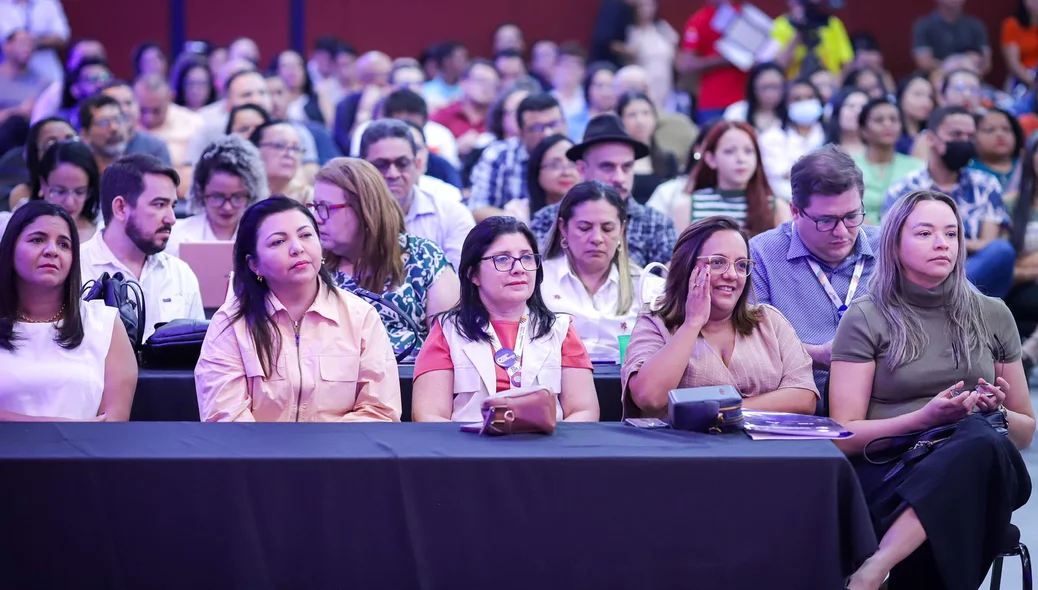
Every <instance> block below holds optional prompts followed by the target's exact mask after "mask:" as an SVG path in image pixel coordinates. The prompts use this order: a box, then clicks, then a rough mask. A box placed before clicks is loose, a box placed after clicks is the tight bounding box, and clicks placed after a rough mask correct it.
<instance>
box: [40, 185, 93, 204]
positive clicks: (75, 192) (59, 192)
mask: <svg viewBox="0 0 1038 590" xmlns="http://www.w3.org/2000/svg"><path fill="white" fill-rule="evenodd" d="M89 194H90V187H86V186H84V187H80V188H77V189H68V188H65V187H63V186H52V187H48V188H47V196H49V197H50V198H51V199H54V200H55V201H62V202H65V201H68V200H69V198H70V197H74V198H76V199H85V198H87V195H89Z"/></svg>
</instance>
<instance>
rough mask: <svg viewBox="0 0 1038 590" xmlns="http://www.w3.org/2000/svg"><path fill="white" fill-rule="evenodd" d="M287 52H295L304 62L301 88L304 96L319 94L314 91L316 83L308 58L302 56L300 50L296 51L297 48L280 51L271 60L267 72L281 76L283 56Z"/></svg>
mask: <svg viewBox="0 0 1038 590" xmlns="http://www.w3.org/2000/svg"><path fill="white" fill-rule="evenodd" d="M286 53H294V54H296V55H298V56H299V60H300V61H302V62H303V65H302V68H303V87H302V88H301V89H300V93H301V94H302V95H303V96H309V97H311V98H315V97H316V96H317V94H316V93H315V92H314V83H313V81H312V80H311V79H310V71H309V70H307V68H306V58H304V57H303V56H302V54H300V53H299V52H298V51H295V50H292V49H286V50H284V51H279V52H278V54H277V55H275V56H274V59H273V60H271V62H270V67H269V68H267V74H268V75H274V76H279V77H280V74H278V69H280V63H281V56H282V55H285V54H286Z"/></svg>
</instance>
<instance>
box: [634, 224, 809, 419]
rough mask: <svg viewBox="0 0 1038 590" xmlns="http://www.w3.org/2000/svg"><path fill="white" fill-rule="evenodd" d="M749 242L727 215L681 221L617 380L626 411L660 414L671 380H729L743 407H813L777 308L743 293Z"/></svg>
mask: <svg viewBox="0 0 1038 590" xmlns="http://www.w3.org/2000/svg"><path fill="white" fill-rule="evenodd" d="M748 256H749V242H748V240H747V237H746V234H745V233H744V232H743V231H742V230H740V229H739V224H738V222H736V221H735V220H734V219H731V218H729V217H708V218H706V219H703V220H700V221H697V222H695V223H693V224H692V225H690V226H688V228H687V229H685V231H684V232H682V233H681V237H679V238H678V242H677V244H676V245H675V246H674V257H673V259H672V260H671V264H670V269H671V270H670V274H669V275H668V277H667V287H666V292H665V294H664V296H663V299H662V302H661V304H660V307H659V309H657V310H650V311H645V312H643V313H642V315H641V316H639V318H638V321H637V323H636V324H635V326H634V331H633V333H632V334H631V340H630V343H629V344H628V346H627V354H626V358H625V360H624V365H623V370H622V372H621V379H622V385H623V396H624V415H625V417H637V416H646V417H664V416H666V414H667V398H668V393H669V392H670V390H672V389H678V388H688V387H704V386H710V385H732V386H734V387H735V389H736V390H738V391H739V393H740V394H741V395H742V396H743V398H744V399H743V407H744V408H749V409H755V410H770V411H776V412H794V413H799V414H813V413H814V411H815V406H816V402H817V399H818V389H817V388H816V387H815V382H814V377H813V375H812V372H811V357H810V356H809V355H808V354H807V351H805V350H804V346H803V344H801V342H800V340H798V339H797V336H796V332H795V331H794V330H793V326H791V325H790V324H789V321H787V320H786V318H784V317H783V316H782V314H781V313H779V311H778V310H777V309H775V308H774V307H771V306H768V305H760V306H753V305H750V304H749V302H748V301H747V300H748V298H749V294H750V292H751V291H752V289H753V285H752V284H751V282H750V272H751V270H752V269H753V262H752V261H751V260H750V259H749V258H748Z"/></svg>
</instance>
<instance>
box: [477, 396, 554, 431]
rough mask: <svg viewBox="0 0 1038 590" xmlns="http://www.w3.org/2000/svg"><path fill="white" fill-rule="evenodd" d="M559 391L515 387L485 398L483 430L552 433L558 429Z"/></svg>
mask: <svg viewBox="0 0 1038 590" xmlns="http://www.w3.org/2000/svg"><path fill="white" fill-rule="evenodd" d="M555 400H556V395H555V394H554V393H552V392H551V391H549V390H547V389H544V388H538V389H516V390H512V391H510V392H508V393H505V394H502V395H496V396H494V397H489V398H487V399H485V400H483V427H482V428H481V429H480V431H479V433H480V434H486V435H490V436H501V435H505V434H551V433H552V432H555V408H556V401H555Z"/></svg>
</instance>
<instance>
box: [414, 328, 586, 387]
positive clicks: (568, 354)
mask: <svg viewBox="0 0 1038 590" xmlns="http://www.w3.org/2000/svg"><path fill="white" fill-rule="evenodd" d="M490 323H491V324H493V326H494V331H495V332H497V337H498V338H500V339H501V346H503V347H505V348H511V349H513V350H515V338H516V336H518V335H519V322H490ZM527 329H529V328H527ZM486 347H487V353H488V354H494V347H492V346H490V343H489V342H488V343H487V344H486ZM562 366H563V368H574V369H593V368H594V366H593V365H592V364H591V358H590V357H588V355H587V350H586V349H585V348H584V343H583V342H581V341H580V336H578V335H577V331H576V330H574V329H573V324H570V325H569V330H568V331H567V332H566V337H565V338H564V339H563V340H562ZM494 368H495V369H497V391H508V390H509V389H511V388H512V384H511V383H510V382H509V381H508V372H507V371H505V370H504V369H503V368H501V367H499V366H498V365H497V363H494ZM444 370H447V371H452V370H454V362H453V361H451V349H450V346H448V345H447V339H446V338H444V336H443V329H442V328H440V322H436V323H435V324H433V327H432V330H429V337H428V338H426V339H425V343H424V344H422V350H421V351H420V352H419V353H418V359H417V360H415V365H414V378H415V379H417V378H418V376H419V375H422V374H424V373H429V372H432V371H444Z"/></svg>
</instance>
